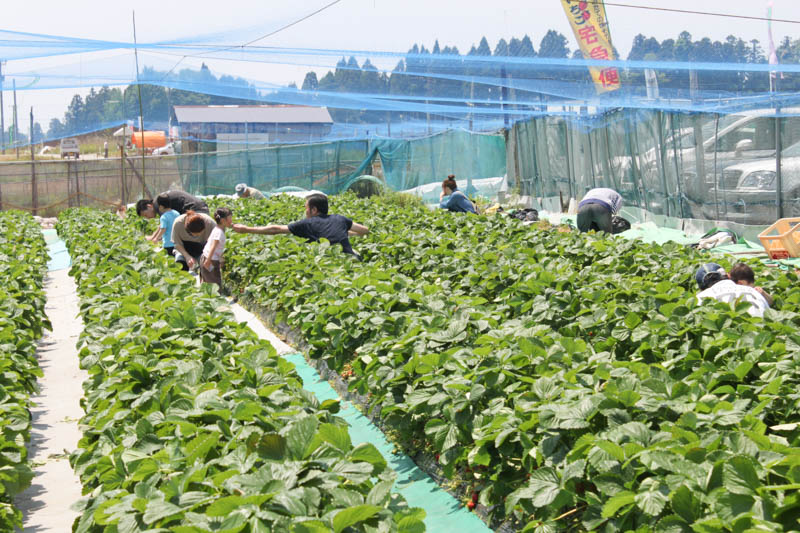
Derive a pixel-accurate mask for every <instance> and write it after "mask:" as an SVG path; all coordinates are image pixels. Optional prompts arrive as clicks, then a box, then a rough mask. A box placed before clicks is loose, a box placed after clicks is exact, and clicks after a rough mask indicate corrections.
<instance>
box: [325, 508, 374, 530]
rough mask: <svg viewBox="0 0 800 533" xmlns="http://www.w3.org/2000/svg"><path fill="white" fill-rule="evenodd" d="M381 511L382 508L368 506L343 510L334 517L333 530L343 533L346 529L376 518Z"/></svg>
mask: <svg viewBox="0 0 800 533" xmlns="http://www.w3.org/2000/svg"><path fill="white" fill-rule="evenodd" d="M380 510H381V508H380V507H377V506H375V505H366V504H365V505H357V506H355V507H348V508H347V509H342V510H341V511H339V512H338V513H336V516H334V517H333V530H334V531H335V532H336V533H341V531H343V530H344V529H345V528H348V527H350V526H353V525H355V524H358V523H360V522H363V521H364V520H367V519H369V518H371V517H373V516H375V515H376V514H377V513H378V512H379V511H380Z"/></svg>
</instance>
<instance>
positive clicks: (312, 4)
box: [0, 0, 800, 131]
mask: <svg viewBox="0 0 800 533" xmlns="http://www.w3.org/2000/svg"><path fill="white" fill-rule="evenodd" d="M331 1H332V0H302V1H297V0H269V1H265V0H226V1H225V2H213V3H212V2H197V1H196V0H195V1H193V2H188V1H185V0H172V1H170V2H165V1H163V0H159V1H155V0H137V1H136V2H103V3H102V4H100V5H99V6H98V5H96V4H98V3H96V2H86V1H84V2H64V1H52V0H40V1H38V2H19V1H17V2H13V3H11V4H10V5H4V6H3V17H2V18H1V19H0V30H10V31H18V32H29V33H37V34H45V35H60V36H68V37H78V38H84V39H100V40H112V41H126V42H132V41H133V29H132V27H133V25H132V19H133V11H132V10H133V9H135V17H136V33H137V35H136V37H137V40H138V42H140V43H143V42H155V41H161V40H173V39H180V38H189V39H191V38H192V37H196V36H198V35H211V34H216V35H218V37H217V38H216V39H215V40H213V42H219V43H220V44H231V45H234V44H243V43H245V42H248V41H251V40H253V39H256V38H258V37H260V36H263V35H265V34H267V33H270V32H272V31H275V30H277V29H279V28H281V27H283V26H284V25H286V24H288V23H290V22H293V21H297V20H298V19H300V18H302V17H304V16H306V15H308V14H310V13H312V12H313V11H315V10H317V9H319V8H321V7H323V6H325V5H326V4H329V3H330V2H331ZM614 3H615V2H614V1H613V0H607V13H608V19H609V23H610V27H611V36H612V40H613V42H614V44H615V46H616V47H617V49H618V50H619V51H620V53H621V54H622V57H623V58H624V57H626V56H627V54H628V51H629V50H630V46H631V42H632V41H633V38H634V36H635V35H637V34H639V33H642V34H644V35H646V36H648V37H651V36H652V37H655V38H656V39H658V40H659V41H660V40H663V39H666V38H675V37H677V34H678V33H679V32H681V31H683V30H686V31H688V32H690V33H691V34H692V37H693V38H694V39H700V38H702V37H709V38H711V39H712V40H723V39H724V38H725V37H726V36H727V35H730V34H733V35H735V36H737V37H741V38H743V39H745V40H750V39H753V38H755V39H759V40H760V41H761V43H762V46H763V47H764V48H766V45H767V28H766V22H764V21H753V20H743V19H732V18H720V17H713V16H704V15H691V14H678V13H667V12H661V11H650V10H644V9H634V8H629V7H618V6H614V5H611V4H614ZM618 3H621V4H629V5H637V6H651V7H663V6H669V8H672V9H680V10H698V11H706V12H717V13H727V14H733V15H744V16H757V17H763V16H764V15H765V14H766V9H767V0H704V1H698V0H671V1H670V2H669V3H666V2H663V1H660V0H619V2H618ZM773 3H774V7H773V17H774V18H775V19H790V20H797V21H800V2H797V0H773ZM87 6H88V7H87ZM549 29H554V30H557V31H559V32H561V33H563V34H564V35H565V36H567V38H568V40H569V46H570V48H571V49H575V48H576V47H577V44H576V42H575V39H574V37H573V35H572V32H571V30H570V27H569V24H568V21H567V18H566V16H565V14H564V11H563V8H562V7H561V3H560V2H559V1H558V0H508V1H503V0H495V1H493V2H487V1H485V0H463V1H460V2H459V1H454V0H404V1H402V2H400V1H397V0H340V1H339V2H338V3H336V4H335V5H333V6H331V7H329V8H327V9H325V10H324V11H322V12H320V13H319V14H316V15H314V16H312V17H310V18H308V19H307V20H305V21H303V22H300V23H298V24H296V25H294V26H292V27H290V28H288V29H286V30H283V31H280V32H278V33H276V34H275V35H272V36H270V37H268V38H266V39H261V40H258V41H257V42H256V43H254V44H256V45H260V46H278V47H302V48H325V49H334V50H374V51H391V52H405V51H407V50H408V49H409V48H410V47H411V46H412V45H413V44H415V43H418V44H424V45H425V46H426V47H427V48H428V49H430V48H432V47H433V43H434V41H435V40H436V39H438V40H439V43H440V45H441V46H446V45H449V46H453V45H455V46H457V47H458V48H459V50H460V51H461V52H462V53H466V52H467V51H468V50H469V48H470V47H471V46H472V45H477V43H478V42H479V40H480V38H481V37H483V36H485V37H486V38H487V39H488V41H489V44H490V46H491V47H492V48H494V46H495V44H496V43H497V41H498V40H499V39H500V38H505V39H506V40H508V39H510V38H511V37H522V36H523V35H525V34H527V35H529V36H530V37H531V39H532V41H533V43H534V47H537V48H538V45H539V41H540V40H541V38H542V37H543V36H544V34H545V33H546V32H547V30H549ZM799 29H800V24H795V23H786V22H774V23H773V33H774V37H775V42H776V43H779V42H780V41H781V40H782V39H783V37H784V36H786V35H789V36H791V37H792V38H795V36H796V35H798V30H799ZM115 54H117V55H119V52H118V51H117V52H105V53H104V54H76V55H72V56H59V57H56V58H47V59H40V60H14V61H8V62H7V63H6V64H5V65H4V67H3V69H4V71H5V72H25V71H30V70H32V69H36V68H48V67H53V66H58V65H71V66H72V67H71V68H73V69H74V70H76V71H77V72H80V70H81V65H82V64H84V63H88V62H91V61H93V60H95V59H96V57H97V56H99V55H103V56H104V57H109V58H112V59H109V61H113V57H115ZM357 57H358V58H359V60H360V61H363V57H359V56H357ZM139 59H140V65H147V64H148V63H149V62H153V61H158V60H160V62H161V63H162V64H164V63H170V62H171V61H172V60H173V59H176V58H170V57H160V58H156V57H155V56H153V55H148V54H142V55H140V58H139ZM177 59H179V58H177ZM201 60H202V58H197V59H190V60H186V61H184V62H183V63H182V64H181V65H182V66H187V67H193V66H196V65H197V66H199V63H200V62H201ZM396 62H397V60H396V59H392V60H391V63H392V65H393V64H394V63H396ZM373 63H376V61H374V60H373ZM208 64H209V66H210V67H211V69H212V71H214V72H215V73H216V74H231V75H236V76H241V77H244V78H248V79H255V80H262V81H271V82H275V83H278V84H288V83H290V82H295V83H297V85H298V86H299V85H301V84H302V80H303V77H304V75H305V73H306V72H307V71H308V70H309V68H308V67H306V66H291V65H274V64H269V65H265V64H257V63H255V64H254V63H248V64H244V63H240V62H228V63H226V62H214V61H208ZM379 66H381V65H379ZM386 66H387V67H388V68H391V67H390V66H388V65H386ZM325 71H326V69H319V70H318V72H319V73H320V74H324V72H325ZM86 92H87V90H85V89H83V90H77V89H75V88H70V89H58V90H46V91H43V90H40V91H36V90H24V91H23V90H20V91H18V94H17V103H18V106H19V109H20V111H19V113H20V116H24V117H26V118H27V116H28V112H29V110H30V108H31V107H33V108H34V114H35V118H36V121H37V122H39V123H40V124H42V126H43V127H44V128H45V129H46V128H47V124H48V123H49V121H50V119H51V118H54V117H56V118H62V117H63V114H64V111H65V110H66V107H67V105H68V103H69V101H70V100H71V98H72V96H73V95H74V94H75V93H81V94H85V93H86ZM11 105H12V98H11V95H10V94H9V93H5V96H4V106H5V111H6V116H7V117H8V116H9V115H10V108H11ZM21 122H25V123H26V124H27V120H25V121H21ZM20 129H21V130H23V131H25V130H27V127H26V126H23V124H20Z"/></svg>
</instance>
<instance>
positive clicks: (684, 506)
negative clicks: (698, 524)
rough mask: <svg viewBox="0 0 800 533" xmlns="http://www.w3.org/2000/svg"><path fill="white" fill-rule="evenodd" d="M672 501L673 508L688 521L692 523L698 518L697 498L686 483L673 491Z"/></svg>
mask: <svg viewBox="0 0 800 533" xmlns="http://www.w3.org/2000/svg"><path fill="white" fill-rule="evenodd" d="M670 503H671V504H672V510H673V511H675V513H676V514H677V515H678V516H680V517H681V518H683V519H684V520H686V521H687V522H688V523H690V524H691V523H692V522H694V521H695V520H696V519H697V511H698V510H697V506H696V500H695V498H694V496H693V495H692V491H691V490H690V489H689V487H687V486H686V485H681V486H680V487H678V489H677V490H675V492H673V493H672V498H671V501H670Z"/></svg>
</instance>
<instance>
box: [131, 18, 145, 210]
mask: <svg viewBox="0 0 800 533" xmlns="http://www.w3.org/2000/svg"><path fill="white" fill-rule="evenodd" d="M133 54H134V56H135V57H136V88H137V89H138V91H139V135H140V136H141V137H140V138H139V140H140V141H141V143H142V145H141V149H142V195H143V196H144V195H145V194H147V191H146V190H145V184H146V183H147V182H146V181H145V174H144V110H143V108H142V84H141V83H139V48H138V46H137V44H136V11H133Z"/></svg>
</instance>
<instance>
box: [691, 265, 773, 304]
mask: <svg viewBox="0 0 800 533" xmlns="http://www.w3.org/2000/svg"><path fill="white" fill-rule="evenodd" d="M694 279H695V281H696V282H697V286H698V287H699V288H700V292H699V293H698V294H697V303H702V301H703V299H704V298H713V299H714V300H717V301H719V302H727V303H731V304H733V303H736V302H740V301H745V302H750V307H749V308H748V309H747V312H748V313H750V314H751V315H752V316H758V317H762V316H764V311H766V310H767V309H769V303H768V302H767V300H766V299H765V298H764V296H763V295H762V294H761V293H760V292H758V291H757V290H756V289H755V288H753V287H750V286H748V285H738V284H737V283H735V282H734V281H733V280H731V279H730V278H729V277H728V274H727V273H726V272H725V269H724V268H722V266H721V265H718V264H717V263H706V264H704V265H700V267H699V268H698V269H697V271H696V272H695V274H694Z"/></svg>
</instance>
